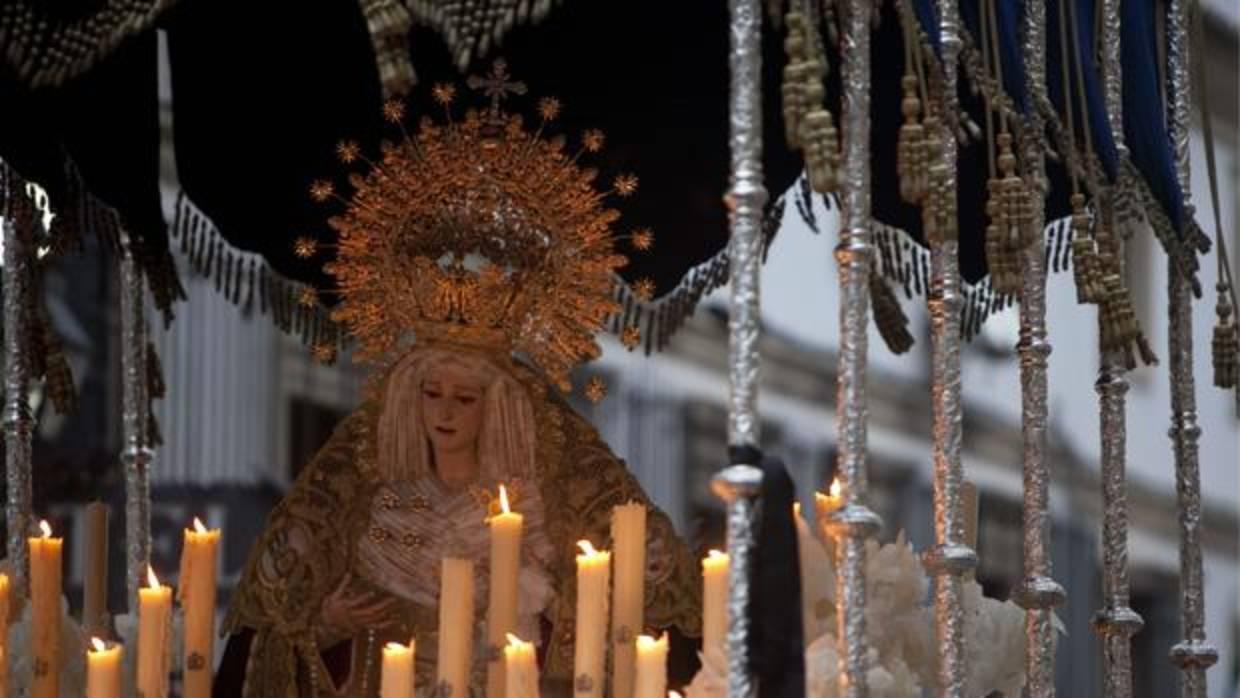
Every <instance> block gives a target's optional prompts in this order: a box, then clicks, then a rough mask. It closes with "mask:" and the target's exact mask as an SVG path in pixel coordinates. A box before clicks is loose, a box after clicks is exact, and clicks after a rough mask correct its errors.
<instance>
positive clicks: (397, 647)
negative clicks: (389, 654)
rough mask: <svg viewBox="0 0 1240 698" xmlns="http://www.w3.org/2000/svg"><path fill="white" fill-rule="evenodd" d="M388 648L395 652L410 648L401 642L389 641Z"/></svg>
mask: <svg viewBox="0 0 1240 698" xmlns="http://www.w3.org/2000/svg"><path fill="white" fill-rule="evenodd" d="M387 648H388V649H390V650H392V651H393V652H404V651H405V650H407V649H409V647H408V646H406V645H402V644H400V643H399V642H389V643H387Z"/></svg>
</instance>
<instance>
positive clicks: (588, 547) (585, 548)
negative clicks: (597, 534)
mask: <svg viewBox="0 0 1240 698" xmlns="http://www.w3.org/2000/svg"><path fill="white" fill-rule="evenodd" d="M577 547H578V548H581V552H582V554H583V555H598V551H597V550H595V549H594V544H592V543H591V542H590V541H588V540H579V541H577Z"/></svg>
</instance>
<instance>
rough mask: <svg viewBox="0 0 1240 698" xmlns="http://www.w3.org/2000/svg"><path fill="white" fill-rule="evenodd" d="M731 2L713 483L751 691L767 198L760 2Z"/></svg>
mask: <svg viewBox="0 0 1240 698" xmlns="http://www.w3.org/2000/svg"><path fill="white" fill-rule="evenodd" d="M728 7H729V11H730V13H731V32H730V47H731V52H730V54H729V65H730V68H731V75H732V84H731V103H730V115H729V120H730V122H731V139H730V145H731V151H732V181H731V189H730V190H729V192H728V196H727V204H728V207H729V209H730V212H731V228H732V237H731V239H730V241H729V243H728V259H729V265H730V267H731V287H732V297H731V312H730V315H729V319H728V341H729V356H728V363H729V368H728V377H729V379H730V384H731V389H730V392H729V403H728V447H729V456H730V459H731V461H732V463H733V464H732V465H730V466H728V467H726V468H724V469H723V470H721V471H720V472H719V473H718V474H717V475H715V478H714V489H715V492H716V493H717V494H719V496H720V497H722V498H723V499H724V501H725V502H727V506H728V555H729V556H730V558H731V564H730V569H729V574H728V636H727V647H728V695H729V696H730V697H731V698H749V696H751V695H753V691H754V685H753V680H752V677H751V676H750V673H749V652H748V643H749V568H750V557H751V554H752V552H753V546H754V525H755V517H754V513H755V508H756V506H757V497H758V493H759V489H760V487H761V484H762V471H761V470H759V469H758V468H757V467H755V466H756V465H757V464H756V463H754V462H753V461H754V460H755V459H756V458H757V456H758V455H759V452H758V444H759V440H758V439H759V433H758V432H759V421H758V334H759V329H760V327H759V313H760V311H761V308H760V305H759V297H758V287H759V273H760V272H761V268H760V261H761V256H762V215H763V207H764V206H765V205H766V199H767V193H766V188H765V187H764V185H763V182H762V3H761V2H760V0H729V3H728Z"/></svg>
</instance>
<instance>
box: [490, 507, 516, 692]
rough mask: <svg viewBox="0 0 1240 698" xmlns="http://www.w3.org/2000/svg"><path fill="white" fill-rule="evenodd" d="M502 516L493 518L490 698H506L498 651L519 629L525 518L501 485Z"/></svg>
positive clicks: (498, 515)
mask: <svg viewBox="0 0 1240 698" xmlns="http://www.w3.org/2000/svg"><path fill="white" fill-rule="evenodd" d="M499 502H500V513H498V514H496V515H495V516H492V517H491V518H490V520H489V521H490V524H491V588H490V605H489V607H488V608H487V646H488V647H489V648H491V649H492V651H493V652H494V654H493V655H492V656H491V657H488V659H489V660H490V661H489V662H488V663H487V698H503V695H504V690H505V684H504V662H503V661H501V658H500V656H499V649H500V648H501V647H503V646H504V642H505V641H506V640H507V638H508V635H509V633H511V632H512V631H514V630H516V629H517V578H518V575H519V574H520V571H521V528H522V526H523V525H524V520H525V519H524V517H523V516H521V515H520V514H518V513H517V512H515V511H512V510H511V509H510V508H509V505H508V490H507V489H506V488H505V487H504V486H503V485H500V486H499Z"/></svg>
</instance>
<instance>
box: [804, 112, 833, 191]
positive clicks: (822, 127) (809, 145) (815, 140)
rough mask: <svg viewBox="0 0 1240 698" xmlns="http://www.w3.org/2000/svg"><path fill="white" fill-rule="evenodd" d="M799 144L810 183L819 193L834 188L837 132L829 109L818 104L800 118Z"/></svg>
mask: <svg viewBox="0 0 1240 698" xmlns="http://www.w3.org/2000/svg"><path fill="white" fill-rule="evenodd" d="M801 144H802V145H803V146H804V148H805V169H806V173H807V174H808V175H809V186H810V188H812V189H813V190H814V191H816V192H818V193H820V194H828V193H830V192H833V191H835V188H836V186H838V184H839V160H840V156H839V145H838V144H839V132H838V131H836V129H835V121H834V119H832V118H831V112H829V111H827V110H826V109H824V108H822V107H818V108H816V109H814V110H813V111H811V112H810V113H808V114H806V115H805V119H804V120H803V121H802V122H801Z"/></svg>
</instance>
